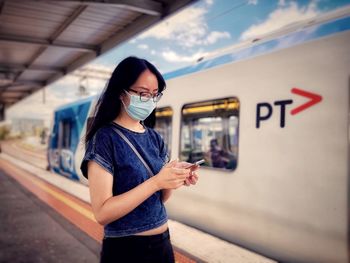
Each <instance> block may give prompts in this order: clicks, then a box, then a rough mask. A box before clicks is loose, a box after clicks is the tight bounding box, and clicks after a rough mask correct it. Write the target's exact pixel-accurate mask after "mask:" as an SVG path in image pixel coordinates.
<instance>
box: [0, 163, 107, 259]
mask: <svg viewBox="0 0 350 263" xmlns="http://www.w3.org/2000/svg"><path fill="white" fill-rule="evenodd" d="M0 200H1V201H0V202H1V205H0V222H1V224H0V233H1V234H0V262H26V263H31V262H33V263H34V262H35V263H39V262H43V263H48V262H55V263H58V262H94V263H96V262H98V261H99V253H100V252H99V250H100V244H99V243H98V242H97V241H95V240H93V239H92V238H91V237H89V236H88V235H87V234H86V233H84V232H83V231H82V230H80V229H79V228H77V227H76V226H75V225H73V224H71V223H70V222H69V221H67V220H66V219H65V218H64V217H63V216H61V215H60V214H58V213H57V212H56V211H55V210H54V209H52V208H51V207H50V206H48V205H47V204H45V203H44V202H42V201H41V200H39V199H38V198H37V197H36V196H35V195H34V194H32V193H31V192H30V191H29V190H27V189H26V188H24V187H23V186H22V185H20V184H19V183H18V182H17V181H16V180H15V179H14V178H12V177H11V176H9V175H8V174H6V172H5V171H4V170H3V169H2V168H0Z"/></svg>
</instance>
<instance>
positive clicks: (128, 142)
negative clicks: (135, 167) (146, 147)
mask: <svg viewBox="0 0 350 263" xmlns="http://www.w3.org/2000/svg"><path fill="white" fill-rule="evenodd" d="M113 130H114V131H115V132H116V133H118V134H119V135H120V137H122V139H123V140H124V141H125V142H126V143H127V144H128V145H129V146H130V148H131V149H132V150H133V151H134V153H135V154H136V155H137V157H139V159H140V161H141V162H142V163H143V165H144V166H145V167H146V169H147V171H148V173H149V175H150V176H153V175H154V174H153V172H152V170H151V168H150V167H149V166H148V164H147V163H146V162H145V160H144V159H143V158H142V156H141V154H140V153H139V152H138V151H137V150H136V148H135V146H134V145H133V144H132V143H131V142H130V141H129V139H128V138H127V137H126V136H125V135H124V134H123V133H122V132H121V131H120V130H119V129H117V128H115V127H113Z"/></svg>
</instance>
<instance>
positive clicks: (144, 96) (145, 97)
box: [129, 89, 163, 102]
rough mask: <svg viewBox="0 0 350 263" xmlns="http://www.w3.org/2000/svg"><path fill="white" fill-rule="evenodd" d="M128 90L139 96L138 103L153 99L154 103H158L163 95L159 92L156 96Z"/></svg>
mask: <svg viewBox="0 0 350 263" xmlns="http://www.w3.org/2000/svg"><path fill="white" fill-rule="evenodd" d="M129 90H130V91H132V92H134V93H136V94H139V95H140V101H142V102H146V101H149V100H150V99H151V98H152V99H153V101H154V102H158V101H159V100H160V99H161V98H162V96H163V93H161V92H159V93H157V94H152V93H150V92H143V91H141V92H140V91H137V90H133V89H129Z"/></svg>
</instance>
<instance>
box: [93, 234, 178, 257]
mask: <svg viewBox="0 0 350 263" xmlns="http://www.w3.org/2000/svg"><path fill="white" fill-rule="evenodd" d="M100 262H101V263H136V262H137V263H174V262H175V259H174V251H173V247H172V245H171V242H170V236H169V230H167V231H165V232H164V233H162V234H159V235H152V236H127V237H108V238H104V239H103V242H102V251H101V261H100Z"/></svg>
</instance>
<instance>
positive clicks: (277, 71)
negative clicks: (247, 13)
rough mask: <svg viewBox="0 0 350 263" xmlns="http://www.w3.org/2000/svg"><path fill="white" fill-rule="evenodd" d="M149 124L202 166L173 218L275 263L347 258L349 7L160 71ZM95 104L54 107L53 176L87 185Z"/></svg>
mask: <svg viewBox="0 0 350 263" xmlns="http://www.w3.org/2000/svg"><path fill="white" fill-rule="evenodd" d="M164 77H165V79H166V81H167V89H166V90H165V91H164V96H163V98H162V100H161V101H160V102H159V103H158V105H157V109H156V116H157V118H156V119H157V120H156V126H155V129H156V130H157V131H158V132H159V133H160V134H161V135H162V137H163V139H164V141H165V143H166V145H167V147H168V151H169V155H170V158H171V159H175V158H177V157H178V158H179V159H180V160H185V161H189V162H194V161H197V160H199V159H204V160H205V163H204V164H203V165H202V166H201V169H200V178H199V182H198V184H197V185H196V186H192V187H182V188H180V189H178V190H177V191H176V192H175V193H174V194H173V196H172V198H171V199H170V200H169V201H168V202H167V203H166V206H167V210H168V213H169V217H170V218H172V219H174V220H178V221H180V222H183V223H185V224H187V225H190V226H193V227H195V228H197V229H201V230H203V231H205V232H207V233H210V234H213V235H215V236H217V237H220V238H222V239H224V240H227V241H229V242H232V243H234V244H237V245H240V246H242V247H244V248H247V249H249V250H251V251H254V252H257V253H259V254H262V255H265V256H267V257H270V258H272V259H275V260H277V261H279V262H315V263H316V262H317V263H320V262H327V263H329V262H332V263H333V262H348V261H349V181H350V180H349V139H350V132H349V116H350V115H349V109H350V99H349V98H350V93H349V89H350V8H349V6H348V7H345V8H342V9H340V10H336V11H333V12H330V13H326V14H324V15H320V16H318V17H316V18H313V19H309V20H306V21H303V22H302V23H296V24H294V25H292V26H291V27H286V28H282V29H281V30H279V31H276V32H272V33H270V34H268V35H266V36H263V37H261V38H259V39H254V40H253V41H250V42H249V43H243V44H240V45H237V46H236V47H233V48H232V49H229V50H226V51H225V52H224V53H218V54H217V55H215V56H212V57H207V58H206V57H204V58H201V59H199V60H198V62H197V63H194V64H193V65H191V66H188V67H185V68H182V69H179V70H176V71H173V72H170V73H166V74H164ZM95 101H96V97H89V98H85V99H83V100H79V101H77V102H74V103H70V104H67V105H64V106H62V107H60V108H58V109H57V110H56V111H55V113H54V122H53V127H52V132H51V136H50V140H49V148H48V159H49V165H50V169H51V170H52V171H54V172H56V173H58V174H61V175H63V176H66V177H68V178H71V179H73V180H77V181H80V182H82V183H84V184H86V183H87V182H86V179H85V178H84V177H83V176H82V174H81V172H80V169H79V166H80V162H81V160H82V157H83V154H84V145H83V143H81V141H82V136H83V135H84V132H85V128H86V124H87V121H88V118H89V115H90V113H91V109H92V108H93V106H94V103H95Z"/></svg>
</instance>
